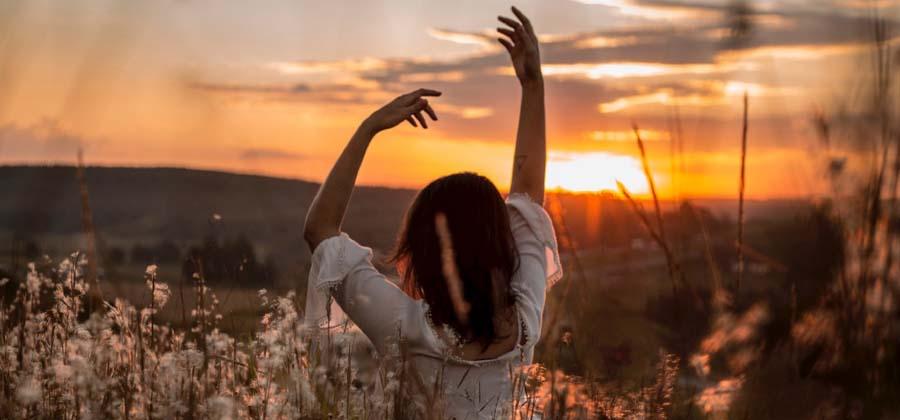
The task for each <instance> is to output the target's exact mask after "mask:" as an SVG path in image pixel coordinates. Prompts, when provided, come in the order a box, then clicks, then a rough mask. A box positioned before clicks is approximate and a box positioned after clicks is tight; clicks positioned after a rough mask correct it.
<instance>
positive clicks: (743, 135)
mask: <svg viewBox="0 0 900 420" xmlns="http://www.w3.org/2000/svg"><path fill="white" fill-rule="evenodd" d="M749 102H750V100H749V96H748V94H747V92H744V119H743V128H742V130H741V179H740V186H739V192H738V194H739V196H738V233H737V254H738V255H737V257H738V277H737V283H736V284H735V296H737V294H738V292H740V290H741V282H742V281H743V280H744V189H745V185H746V181H745V175H746V169H747V128H748V124H747V114H748V109H749Z"/></svg>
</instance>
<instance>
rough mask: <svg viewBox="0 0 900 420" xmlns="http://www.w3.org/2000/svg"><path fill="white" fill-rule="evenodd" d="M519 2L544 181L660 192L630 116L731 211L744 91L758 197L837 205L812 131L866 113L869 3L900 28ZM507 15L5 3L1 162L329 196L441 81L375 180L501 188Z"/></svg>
mask: <svg viewBox="0 0 900 420" xmlns="http://www.w3.org/2000/svg"><path fill="white" fill-rule="evenodd" d="M516 4H517V5H518V6H519V7H520V8H521V9H522V10H523V11H524V12H525V13H526V14H528V15H529V16H530V17H531V19H532V21H533V23H534V25H535V27H536V29H537V31H538V34H539V37H540V39H541V41H542V46H541V48H542V58H543V62H544V74H545V79H546V86H547V95H548V100H547V108H548V140H549V145H550V162H549V164H548V186H550V187H562V188H566V189H570V190H578V191H589V190H601V189H612V188H614V185H615V184H614V181H615V180H616V179H619V180H622V181H623V182H624V183H625V184H626V185H627V186H628V187H629V188H632V189H634V190H636V191H638V192H645V191H646V185H645V183H644V181H643V178H642V174H641V169H640V162H639V160H636V159H635V156H637V147H636V146H635V143H634V139H633V136H632V135H631V133H630V130H631V128H630V127H631V124H632V122H636V123H637V124H638V125H639V126H640V127H641V129H642V134H643V137H644V138H645V140H646V141H647V145H648V154H649V157H650V163H651V166H652V167H653V172H654V174H655V176H656V178H657V180H658V184H659V187H660V191H661V192H662V194H663V195H665V196H672V195H675V194H680V195H685V196H697V197H700V196H704V197H710V196H715V197H731V196H734V195H735V192H736V188H737V179H738V169H739V150H740V128H741V126H740V118H741V110H742V107H741V100H742V99H741V97H742V95H743V93H744V92H745V91H746V92H748V93H749V95H750V115H751V118H750V137H749V145H750V146H749V153H748V169H747V170H748V184H747V192H748V195H749V196H750V197H754V198H770V197H795V196H809V195H816V194H821V193H824V192H827V184H826V182H825V176H824V168H825V162H827V159H828V158H829V157H832V156H834V155H835V154H840V153H842V152H841V151H840V150H836V149H834V148H831V149H826V148H825V147H824V146H823V144H822V142H820V141H819V140H818V139H817V134H816V131H815V129H814V127H813V125H812V124H811V120H812V115H813V114H814V112H815V110H824V111H825V112H828V110H831V109H836V108H838V107H840V106H841V105H843V104H846V103H848V101H850V102H852V101H854V100H858V96H859V92H860V90H861V89H862V86H861V85H862V84H864V83H865V81H864V79H865V77H863V76H860V75H865V74H867V72H869V70H868V66H869V65H870V62H871V59H870V52H869V50H868V49H867V47H866V45H865V42H867V41H868V40H870V39H871V32H872V31H871V29H870V25H869V23H868V22H869V21H868V17H869V16H870V15H871V6H873V5H878V6H879V7H880V8H882V10H881V13H882V14H883V15H884V16H887V17H889V18H896V17H898V16H900V14H898V10H900V2H898V1H893V0H887V1H885V0H881V1H866V0H808V1H804V0H764V1H762V0H761V1H751V2H748V5H749V7H750V10H752V12H751V13H750V15H749V18H748V21H749V22H751V24H750V25H749V31H748V32H746V33H744V32H736V31H735V30H734V28H735V27H736V25H735V21H736V16H737V15H736V13H735V12H734V10H735V9H734V7H733V4H734V3H733V2H731V1H713V0H708V1H703V0H687V1H677V0H579V1H575V0H555V1H550V0H545V1H536V0H532V1H520V2H517V3H516ZM509 5H510V4H509V3H508V2H506V1H504V2H500V1H492V0H491V1H489V0H465V1H412V0H386V1H361V0H358V1H350V0H348V1H336V0H333V1H299V0H260V1H246V0H218V1H212V0H158V1H121V0H66V1H57V0H5V1H3V2H0V164H18V163H27V164H39V163H48V162H64V163H71V162H73V161H74V158H75V156H76V150H77V149H78V147H79V146H81V147H83V148H84V150H85V156H86V159H87V162H88V163H89V164H100V165H137V166H148V165H165V166H184V167H196V168H212V169H222V170H227V171H235V172H242V173H261V174H269V175H277V176H285V177H291V178H301V179H309V180H321V179H322V178H323V177H324V176H325V174H326V173H327V171H328V169H329V168H330V165H331V164H332V163H333V161H334V159H335V158H336V156H337V154H338V153H339V152H340V150H341V148H342V147H343V146H344V144H345V142H346V140H347V139H348V138H349V136H350V135H351V134H352V133H353V131H354V129H355V128H356V126H357V125H358V124H359V122H360V121H361V120H362V119H363V118H364V117H365V116H367V115H368V114H369V113H370V112H371V111H373V110H374V109H376V108H377V107H378V106H379V105H380V104H382V103H384V102H386V101H388V100H389V99H391V98H392V97H393V96H396V95H397V94H399V93H403V92H405V91H408V90H412V89H414V88H418V87H429V88H434V89H439V90H442V91H443V92H444V95H443V96H442V97H441V98H439V99H436V100H435V101H434V102H433V103H434V107H435V110H436V111H437V112H438V114H439V116H440V117H441V121H439V122H438V123H435V124H434V125H433V128H432V129H430V130H427V131H422V130H416V129H413V128H411V127H408V126H406V125H404V126H401V127H399V128H397V129H395V130H393V131H391V132H389V133H385V134H383V135H381V136H379V137H378V138H377V139H376V141H375V143H374V144H373V146H372V148H371V149H370V155H369V157H368V160H367V161H366V163H365V165H364V167H363V170H362V173H361V175H360V182H361V183H364V184H379V185H390V186H403V187H420V186H422V185H423V184H425V183H426V182H428V181H429V180H430V179H433V178H435V177H437V176H440V175H444V174H448V173H451V172H455V171H461V170H472V171H477V172H480V173H483V174H485V175H487V176H489V177H490V178H492V179H493V180H495V181H496V182H497V183H498V184H499V185H500V186H501V189H502V188H503V187H504V186H505V185H506V184H507V183H508V181H509V171H510V167H511V161H512V147H513V140H514V137H515V126H516V117H517V113H518V100H519V96H518V87H517V83H516V81H515V77H514V76H513V74H512V71H511V68H510V66H509V63H508V58H507V57H506V54H505V51H504V50H503V49H502V47H500V45H499V44H497V43H496V41H495V40H494V39H495V35H494V28H496V26H497V21H496V16H497V15H498V14H500V13H503V14H509V12H508V10H509ZM891 22H893V21H891ZM737 26H740V25H737ZM676 115H677V116H679V117H680V121H681V128H682V129H681V133H682V134H681V136H680V138H681V145H680V146H679V145H678V144H677V142H673V141H672V140H673V138H675V137H677V136H676V135H675V134H673V133H677V132H678V131H677V130H676V127H677V125H676V124H675V123H674V121H675V116H676ZM679 150H680V153H677V152H678V151H679ZM673 152H676V153H673ZM673 174H674V178H673Z"/></svg>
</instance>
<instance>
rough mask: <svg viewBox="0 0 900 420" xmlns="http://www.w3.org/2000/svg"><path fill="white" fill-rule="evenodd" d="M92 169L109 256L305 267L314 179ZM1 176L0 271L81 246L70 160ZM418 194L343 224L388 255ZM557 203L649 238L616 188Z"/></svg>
mask: <svg viewBox="0 0 900 420" xmlns="http://www.w3.org/2000/svg"><path fill="white" fill-rule="evenodd" d="M86 175H87V185H88V189H89V192H90V201H91V209H92V211H93V214H94V223H95V225H96V229H97V233H98V235H99V238H100V241H101V242H100V245H101V247H102V248H103V249H101V255H104V256H106V255H109V257H110V258H111V259H112V260H116V261H118V260H121V261H124V263H125V264H129V263H130V264H133V265H140V264H146V263H149V262H155V261H156V260H159V259H162V258H163V256H162V254H165V255H166V256H168V257H167V258H169V260H168V261H170V262H171V263H172V264H173V265H175V264H177V263H178V261H179V259H183V258H184V256H185V255H187V253H188V252H189V249H190V248H191V247H196V246H200V245H201V244H208V242H209V239H210V238H216V239H217V240H218V241H219V242H223V241H226V240H232V241H233V240H234V239H235V238H239V237H242V239H241V240H242V241H243V242H241V243H239V244H236V245H235V247H244V248H247V247H249V248H250V249H252V250H253V252H254V253H255V254H256V257H257V259H258V260H260V261H263V260H265V261H269V262H271V263H272V264H274V265H276V266H277V271H278V272H279V273H280V276H279V277H285V276H288V277H296V276H302V275H303V272H304V271H305V270H306V267H307V263H308V260H309V250H308V248H307V246H306V245H305V243H304V242H303V241H302V239H301V229H302V222H303V220H304V217H305V214H306V210H307V207H308V206H309V203H310V202H311V201H312V198H313V196H314V194H315V193H316V190H317V188H318V184H315V183H311V182H305V181H299V180H290V179H281V178H271V177H264V176H254V175H238V174H232V173H224V172H213V171H202V170H191V169H175V168H109V167H89V168H87V170H86ZM0 183H2V189H0V268H2V267H3V261H4V258H5V259H6V260H7V261H9V260H11V258H8V256H9V255H11V254H15V252H20V251H21V250H19V251H16V250H15V249H18V248H17V247H19V248H21V247H22V246H23V245H21V244H22V243H31V242H33V243H35V247H37V248H39V252H40V254H44V253H47V254H49V255H50V256H51V257H53V258H56V259H58V258H59V257H61V256H62V255H65V254H67V253H69V252H71V251H73V250H74V249H75V248H77V247H78V246H79V245H78V242H77V241H78V238H79V236H78V234H79V233H80V231H81V222H80V214H81V202H80V198H79V189H78V185H77V181H76V176H75V168H74V167H70V166H49V167H37V166H5V167H3V166H0ZM414 195H415V191H413V190H408V189H390V188H377V187H361V188H359V189H358V190H357V191H356V193H355V194H354V196H353V199H352V201H351V203H350V209H349V211H348V215H347V219H346V222H345V224H344V229H345V230H346V231H347V232H348V233H349V234H350V235H351V236H353V237H354V238H355V239H356V240H357V241H359V242H361V243H363V244H366V245H369V246H372V247H373V248H375V249H376V251H381V252H382V253H385V252H387V251H388V250H389V249H390V247H391V246H392V244H393V241H394V239H395V235H396V232H397V229H398V227H399V224H400V222H401V219H402V217H403V214H404V211H405V209H406V207H407V206H408V205H409V203H410V201H411V200H412V198H413V197H414ZM559 203H560V204H561V208H562V211H563V215H564V217H565V223H566V225H567V228H568V230H569V232H570V234H571V236H572V238H573V239H574V240H575V241H576V243H577V246H578V247H579V248H595V247H618V246H627V245H628V244H629V243H630V242H631V240H632V239H633V238H635V237H645V235H646V232H644V229H643V228H642V227H641V226H640V224H639V223H638V221H637V219H636V218H635V216H634V214H633V212H632V211H631V209H630V208H629V206H627V205H626V204H625V203H624V202H622V201H621V200H619V199H617V198H616V197H614V196H612V195H611V194H599V195H594V194H591V195H572V194H565V195H562V196H561V200H560V201H559ZM699 204H701V205H703V206H704V207H707V206H708V208H709V209H710V210H711V215H710V218H712V217H713V215H715V216H719V218H721V217H722V216H723V215H724V217H725V218H726V219H723V220H722V223H720V224H721V225H722V228H723V229H727V226H728V224H729V223H728V222H727V218H729V215H728V213H731V210H732V209H734V210H736V203H735V202H734V201H732V200H707V201H704V202H701V203H699ZM808 205H809V204H808V202H806V201H803V200H791V201H771V202H766V201H760V202H749V203H748V214H749V219H754V218H757V219H765V218H784V217H790V216H791V215H793V214H796V213H797V212H799V211H802V209H805V208H807V206H808ZM666 207H672V206H671V205H666ZM648 208H650V207H648ZM473 222H474V223H477V221H473ZM673 223H677V221H673ZM685 229H687V230H690V229H691V228H690V227H685ZM16 241H18V242H16ZM238 242H240V241H238ZM17 243H18V244H19V245H16V244H17ZM248 243H249V245H248ZM35 252H37V251H35ZM223 252H225V251H223ZM120 254H121V255H120ZM132 271H134V270H132Z"/></svg>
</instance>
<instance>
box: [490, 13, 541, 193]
mask: <svg viewBox="0 0 900 420" xmlns="http://www.w3.org/2000/svg"><path fill="white" fill-rule="evenodd" d="M512 12H513V13H514V14H515V15H516V17H517V18H518V21H517V20H515V19H510V18H507V17H504V16H499V17H498V19H499V20H500V21H501V22H503V23H504V24H506V25H507V27H502V28H497V32H500V33H501V34H503V35H505V36H506V37H505V38H504V37H500V38H498V39H497V40H498V41H500V43H501V44H503V46H504V47H505V48H506V50H507V51H509V56H510V58H511V59H512V63H513V67H514V68H515V70H516V77H517V78H518V79H519V84H521V86H522V105H521V107H520V109H519V129H518V133H517V134H516V152H515V159H514V160H513V173H512V183H511V185H510V187H509V192H510V193H525V194H528V195H529V196H531V198H532V199H533V200H534V201H535V202H538V203H543V202H544V173H545V171H546V166H547V140H546V133H545V130H546V128H545V126H546V123H545V116H544V77H543V75H542V73H541V57H540V51H539V50H538V39H537V35H535V33H534V28H532V27H531V22H530V21H529V20H528V18H527V17H525V15H524V14H522V12H520V11H519V9H517V8H515V7H513V8H512Z"/></svg>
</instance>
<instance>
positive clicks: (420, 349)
mask: <svg viewBox="0 0 900 420" xmlns="http://www.w3.org/2000/svg"><path fill="white" fill-rule="evenodd" d="M506 204H507V209H508V211H509V217H510V226H511V228H512V233H513V237H514V239H515V245H516V248H517V250H518V253H519V268H518V270H517V271H516V272H515V274H514V275H513V278H512V280H511V287H512V292H513V296H514V297H515V306H516V310H517V315H518V317H519V325H520V328H519V340H517V342H518V344H517V345H516V347H515V348H514V349H512V350H511V351H509V352H507V353H506V354H504V355H502V356H500V357H497V358H494V359H487V360H477V361H467V360H463V359H459V358H456V357H453V356H452V355H451V352H450V351H449V345H448V344H447V343H446V342H444V340H442V339H441V338H439V336H438V335H437V333H436V332H435V331H434V329H433V328H432V326H431V324H430V322H429V320H428V318H427V315H426V314H427V311H428V305H427V304H426V303H425V302H424V301H422V300H415V299H412V298H410V297H409V296H408V295H406V293H404V292H403V291H402V290H400V289H399V288H398V287H397V286H396V285H395V284H394V283H392V282H391V281H390V280H388V279H387V278H386V277H385V276H384V275H383V274H381V273H379V272H378V270H376V269H375V267H374V266H373V265H372V262H371V259H372V250H371V249H370V248H367V247H364V246H361V245H359V244H358V243H356V242H355V241H354V240H352V239H350V237H349V236H347V234H341V235H339V236H334V237H332V238H329V239H326V240H324V241H322V243H320V244H319V245H318V246H317V247H316V249H315V251H314V252H313V256H312V266H311V269H310V277H309V285H308V288H309V289H308V292H307V302H306V322H307V324H309V325H313V326H321V325H322V324H323V323H327V321H328V318H327V313H328V312H327V310H328V307H329V305H330V302H331V299H332V297H334V298H335V300H336V301H337V303H338V305H340V307H341V308H342V309H343V311H344V312H345V313H346V314H347V316H348V317H349V318H350V320H351V321H353V322H354V323H355V324H356V325H357V326H358V327H359V328H360V329H361V330H362V332H363V333H365V335H366V336H367V337H368V338H369V339H370V340H371V341H372V344H373V345H374V346H375V348H376V349H377V350H378V351H379V352H380V353H383V352H384V351H385V347H386V346H387V345H388V343H390V342H391V339H392V338H394V337H397V335H398V332H399V335H400V336H401V339H402V340H404V341H405V344H406V346H407V347H406V348H407V349H408V351H409V353H408V354H409V355H410V358H411V359H412V361H413V362H414V363H415V366H416V370H417V371H418V372H419V374H420V375H421V377H422V380H423V381H424V383H426V384H432V383H434V380H435V378H437V377H438V375H442V376H441V379H442V380H441V382H442V384H441V385H442V388H443V390H442V394H443V398H444V407H443V409H444V417H446V418H448V419H449V418H456V419H459V420H462V419H482V418H496V417H505V416H508V415H509V414H508V413H509V412H510V410H509V408H510V407H511V406H512V404H511V403H510V398H511V395H512V387H513V385H512V381H513V378H512V375H511V372H514V371H515V369H516V367H518V366H523V365H529V364H531V360H532V355H533V352H534V345H535V344H536V343H537V341H538V339H539V338H540V336H541V315H542V313H543V309H544V298H545V294H546V291H547V289H548V288H549V287H550V286H552V285H553V284H554V283H555V282H556V281H558V280H559V279H560V278H561V277H562V267H561V265H560V263H559V253H558V249H557V243H556V236H555V233H554V231H553V224H552V222H551V220H550V217H549V215H548V214H547V212H545V211H544V209H543V208H542V207H541V206H540V205H538V204H537V203H535V202H534V201H532V200H531V199H530V198H529V196H527V195H525V194H512V195H510V196H509V198H507V200H506ZM335 292H337V293H335ZM394 342H396V339H395V338H394Z"/></svg>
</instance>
